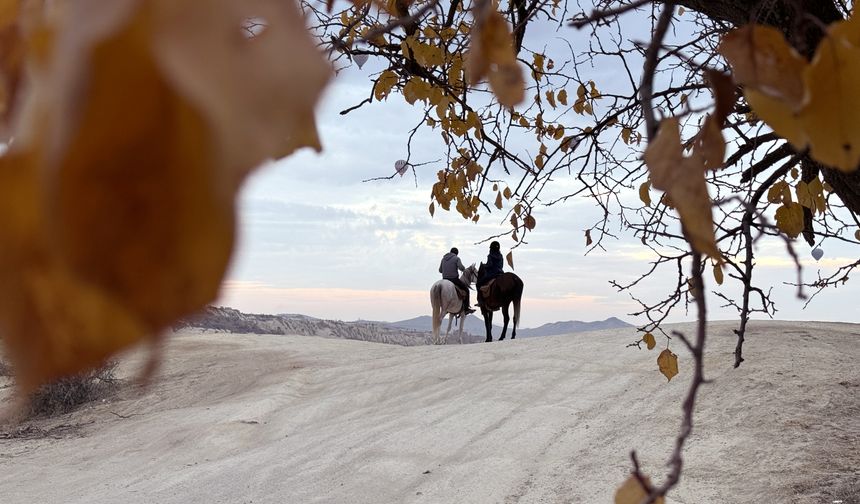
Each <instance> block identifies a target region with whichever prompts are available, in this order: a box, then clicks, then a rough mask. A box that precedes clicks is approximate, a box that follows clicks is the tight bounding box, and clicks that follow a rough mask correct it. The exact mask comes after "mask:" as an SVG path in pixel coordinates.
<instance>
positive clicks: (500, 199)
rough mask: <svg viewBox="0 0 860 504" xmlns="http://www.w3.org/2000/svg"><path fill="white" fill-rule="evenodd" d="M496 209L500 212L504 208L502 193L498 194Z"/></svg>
mask: <svg viewBox="0 0 860 504" xmlns="http://www.w3.org/2000/svg"><path fill="white" fill-rule="evenodd" d="M496 208H498V209H500V210H501V208H502V193H500V192H497V193H496Z"/></svg>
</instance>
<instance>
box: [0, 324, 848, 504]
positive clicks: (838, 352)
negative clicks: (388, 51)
mask: <svg viewBox="0 0 860 504" xmlns="http://www.w3.org/2000/svg"><path fill="white" fill-rule="evenodd" d="M733 327H734V326H733V325H731V324H726V323H717V324H713V325H712V328H711V329H712V330H711V336H710V342H709V348H708V352H709V353H708V355H709V357H708V359H707V363H706V365H707V367H706V371H707V376H708V377H709V378H710V379H712V380H713V383H712V384H710V385H708V386H706V387H705V388H704V390H703V391H702V393H701V396H700V403H699V405H698V408H697V413H696V426H695V431H694V434H693V436H692V438H691V440H690V442H689V447H688V449H687V450H686V453H685V457H686V468H685V471H684V476H683V479H682V481H681V484H680V486H679V487H678V488H677V489H676V490H675V491H674V492H673V493H672V494H671V496H672V499H670V501H669V502H672V503H675V504H680V503H685V504H693V503H695V504H724V503H742V504H743V503H757V504H761V503H768V504H769V503H788V504H807V503H809V504H811V503H816V504H822V503H824V504H832V503H834V502H841V503H843V504H857V503H858V502H860V394H858V392H860V367H858V366H857V357H858V354H859V353H860V351H858V341H860V325H850V324H827V323H763V322H755V323H752V324H751V326H750V331H749V334H748V342H747V350H746V357H747V361H746V362H745V363H744V364H743V365H742V366H741V368H739V369H732V367H731V364H732V360H731V352H732V349H733V348H734V338H733V336H732V334H731V329H732V328H733ZM683 328H686V329H689V327H686V326H684V327H682V329H683ZM633 339H635V335H634V333H633V332H632V331H619V330H613V331H604V332H602V333H581V334H579V335H576V336H574V337H571V336H565V337H546V338H535V339H524V340H515V341H506V342H501V343H492V344H480V345H462V346H413V347H404V346H394V345H382V344H375V343H367V342H361V341H348V340H340V339H324V338H315V337H301V336H280V335H279V336H271V335H235V334H224V333H207V334H195V333H181V334H178V335H176V336H175V337H173V338H171V340H170V343H169V345H168V347H167V352H166V357H165V362H164V366H163V368H162V370H161V372H160V377H159V378H158V379H157V380H156V381H155V383H153V384H152V385H151V387H150V388H149V389H147V390H136V389H134V388H132V387H129V388H127V389H126V390H124V391H123V392H122V393H121V394H120V396H119V397H116V398H114V399H112V400H110V401H107V402H104V403H100V404H96V405H93V406H90V407H87V408H84V409H82V410H79V411H77V412H75V413H72V414H70V415H66V416H63V417H59V418H55V419H51V420H44V421H42V422H40V423H38V424H37V425H36V428H35V431H37V432H42V433H47V434H48V436H47V437H37V436H33V437H30V438H29V439H22V438H11V439H10V438H8V437H9V436H5V437H6V439H4V436H0V502H3V503H4V504H31V503H40V504H53V503H57V504H59V503H63V504H99V503H118V502H119V503H132V504H134V503H141V504H142V503H163V504H169V503H176V504H180V503H181V504H204V503H205V504H210V503H212V504H215V503H231V504H232V503H251V502H253V503H257V504H259V503H273V504H274V503H278V504H282V503H350V504H351V503H373V504H379V503H416V504H417V503H422V504H424V503H434V504H435V503H446V504H447V503H467V504H482V503H589V504H590V503H609V502H612V495H613V492H614V490H615V488H616V486H617V485H618V484H619V483H620V482H621V481H623V480H624V479H625V477H626V475H627V473H628V471H629V469H630V461H629V452H630V450H631V449H634V448H635V449H636V450H637V451H638V453H639V457H640V460H641V461H642V463H643V469H644V471H645V472H647V473H649V474H651V475H652V476H654V477H656V478H658V479H659V478H661V477H662V475H663V474H664V472H665V468H664V466H663V464H664V462H665V460H666V458H667V455H668V453H669V452H670V450H671V445H672V443H673V438H674V436H675V434H676V433H677V429H678V424H679V413H680V403H681V398H682V396H683V394H684V392H685V390H686V386H687V381H688V379H689V368H688V363H689V359H688V358H687V357H686V355H685V354H684V352H682V351H681V349H680V348H678V349H676V351H677V352H678V353H679V354H680V356H681V374H680V375H679V376H678V377H676V378H675V379H674V380H672V381H671V382H669V383H667V382H666V380H665V378H663V377H662V376H661V375H659V374H658V372H657V371H656V364H655V360H656V355H657V354H656V352H653V351H652V352H649V351H646V350H636V349H630V348H625V347H624V345H625V344H626V343H628V342H630V341H631V340H633ZM139 364H140V358H139V356H138V357H134V356H133V357H131V358H130V359H129V360H128V361H127V362H126V363H125V365H124V369H126V370H127V372H131V370H133V369H135V366H137V365H139ZM8 391H9V389H8V388H7V389H4V390H0V398H3V400H6V401H7V402H8ZM4 393H5V394H6V396H3V395H2V394H4ZM31 432H32V431H31Z"/></svg>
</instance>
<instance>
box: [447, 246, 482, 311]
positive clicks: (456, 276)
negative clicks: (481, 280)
mask: <svg viewBox="0 0 860 504" xmlns="http://www.w3.org/2000/svg"><path fill="white" fill-rule="evenodd" d="M459 253H460V251H459V250H457V247H452V248H451V251H450V252H448V253H447V254H445V255H444V256H442V262H441V263H439V273H442V279H443V280H448V281H449V282H451V283H453V284H454V285H456V286H457V287H459V288H461V289H463V290H464V291H466V299H464V300H463V309H464V310H466V314H469V313H474V312H475V310H473V309H472V308H471V307H470V306H469V304H470V303H469V286H468V285H466V284H465V283H463V281H462V280H460V271H464V270H465V269H466V267H465V266H463V261H461V260H460V257H459V256H458V255H457V254H459Z"/></svg>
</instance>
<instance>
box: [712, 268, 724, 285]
mask: <svg viewBox="0 0 860 504" xmlns="http://www.w3.org/2000/svg"><path fill="white" fill-rule="evenodd" d="M714 281H715V282H717V285H723V268H722V266H721V265H720V264H719V263H714Z"/></svg>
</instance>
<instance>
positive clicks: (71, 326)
mask: <svg viewBox="0 0 860 504" xmlns="http://www.w3.org/2000/svg"><path fill="white" fill-rule="evenodd" d="M39 162H40V159H39V156H38V155H36V154H32V153H17V152H7V153H6V154H4V155H3V156H2V157H0V242H2V247H0V276H2V278H3V289H0V331H2V334H3V345H4V351H5V355H6V357H7V358H8V359H9V361H10V362H11V364H12V367H13V369H14V370H15V375H16V383H17V386H18V388H19V389H20V390H21V392H23V393H24V394H27V393H29V392H31V391H33V390H35V389H36V388H37V387H38V386H39V385H40V384H42V383H44V382H46V381H50V380H53V379H56V378H59V377H61V376H64V375H68V374H73V373H76V372H78V371H81V370H83V369H86V368H88V367H96V366H99V365H101V364H102V363H103V362H104V361H105V360H106V359H107V358H108V357H109V356H110V355H112V354H113V353H114V352H116V351H118V350H120V349H122V348H124V347H126V346H128V345H131V344H133V343H136V342H139V341H141V340H143V339H145V338H147V337H148V338H151V339H156V338H157V336H156V335H155V334H153V333H149V332H147V331H146V328H144V327H143V325H142V324H141V322H140V320H139V319H138V318H137V317H136V316H135V315H134V314H132V313H131V312H130V311H129V310H128V309H126V307H125V306H123V305H122V304H121V303H119V302H117V301H116V300H114V299H113V297H112V296H111V295H110V294H109V293H108V292H106V291H104V290H103V289H100V288H98V287H97V286H95V285H92V284H91V283H89V282H86V281H84V280H82V279H81V278H80V277H79V276H77V275H75V274H74V273H73V272H72V271H71V270H70V269H69V267H68V266H67V264H66V263H65V261H63V259H62V257H61V256H60V255H59V254H58V250H57V249H56V247H55V246H54V243H53V241H52V238H53V236H52V233H51V231H52V229H53V227H52V226H51V225H50V224H49V220H48V215H47V213H46V212H45V208H46V207H47V201H46V196H45V193H44V188H45V180H44V177H45V175H46V173H45V172H44V171H42V170H41V167H40V166H39Z"/></svg>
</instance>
